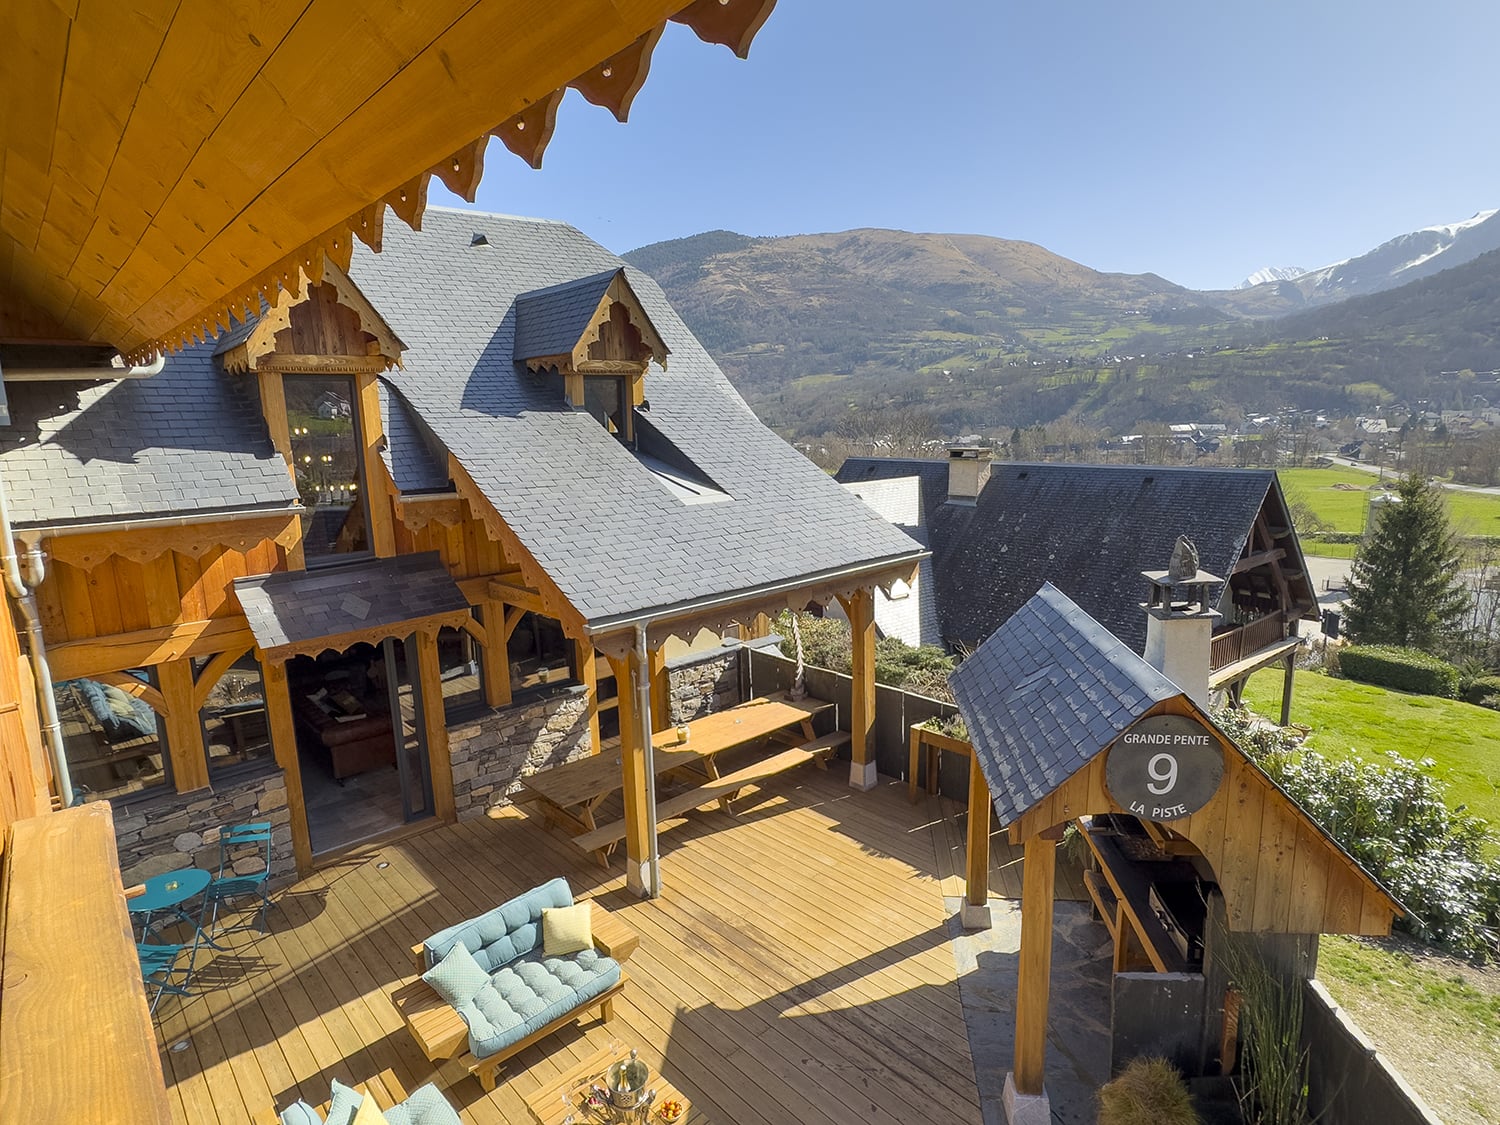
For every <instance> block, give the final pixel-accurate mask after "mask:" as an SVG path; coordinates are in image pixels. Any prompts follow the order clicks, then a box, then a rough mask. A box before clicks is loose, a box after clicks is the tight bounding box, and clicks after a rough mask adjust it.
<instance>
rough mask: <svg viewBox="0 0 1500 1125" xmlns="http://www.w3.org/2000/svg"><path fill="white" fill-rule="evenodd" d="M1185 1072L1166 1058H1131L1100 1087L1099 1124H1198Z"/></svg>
mask: <svg viewBox="0 0 1500 1125" xmlns="http://www.w3.org/2000/svg"><path fill="white" fill-rule="evenodd" d="M1200 1120H1201V1119H1200V1118H1199V1117H1198V1112H1197V1110H1195V1109H1193V1099H1192V1096H1191V1095H1190V1094H1189V1093H1188V1090H1187V1086H1186V1085H1185V1084H1184V1083H1183V1081H1182V1075H1181V1074H1179V1073H1177V1068H1176V1067H1175V1066H1173V1065H1172V1064H1171V1063H1169V1062H1168V1061H1167V1060H1166V1059H1154V1058H1141V1059H1132V1060H1131V1061H1130V1065H1129V1066H1127V1067H1126V1068H1125V1069H1124V1070H1122V1071H1121V1072H1120V1074H1119V1076H1118V1077H1116V1078H1114V1079H1112V1080H1110V1081H1109V1082H1106V1083H1105V1084H1104V1085H1103V1086H1101V1087H1099V1125H1198V1123H1199V1121H1200Z"/></svg>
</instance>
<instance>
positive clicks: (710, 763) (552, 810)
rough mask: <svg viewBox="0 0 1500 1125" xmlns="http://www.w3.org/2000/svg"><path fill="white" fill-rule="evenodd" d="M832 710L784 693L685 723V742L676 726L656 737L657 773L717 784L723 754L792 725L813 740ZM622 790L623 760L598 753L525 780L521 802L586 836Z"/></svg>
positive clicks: (819, 702) (816, 701)
mask: <svg viewBox="0 0 1500 1125" xmlns="http://www.w3.org/2000/svg"><path fill="white" fill-rule="evenodd" d="M832 706H833V704H831V703H828V702H825V701H824V700H821V699H812V698H807V699H799V700H794V699H792V698H791V697H790V696H788V695H787V694H786V693H784V692H783V693H778V694H776V695H773V696H766V697H762V698H758V699H752V700H750V701H749V702H747V703H741V704H739V705H738V706H736V707H731V708H729V709H728V710H727V711H715V712H714V713H713V714H711V715H705V716H703V717H702V718H701V719H694V720H693V721H692V722H690V723H688V724H686V726H687V731H688V737H687V739H686V740H684V739H683V738H682V737H681V735H679V734H678V728H677V727H668V728H667V729H666V730H663V731H658V732H657V733H656V734H654V735H653V736H652V737H651V746H652V749H653V750H654V751H655V754H654V756H655V759H656V775H657V776H658V777H660V776H662V775H663V774H667V773H671V772H672V771H674V770H680V769H683V768H685V767H691V768H694V769H696V770H701V771H702V772H703V774H704V775H705V777H706V778H707V779H708V780H710V781H712V780H717V778H718V777H719V770H718V767H717V766H716V765H715V764H714V759H715V758H717V757H718V756H719V755H720V754H722V753H723V752H724V751H726V750H732V749H734V748H735V747H737V746H744V745H745V744H746V743H750V742H755V741H757V740H759V739H762V738H766V737H769V736H770V735H773V734H776V733H777V732H778V731H782V730H786V729H788V728H790V727H799V726H800V728H801V731H802V734H803V735H804V736H805V737H806V738H807V739H808V740H813V739H815V738H816V735H814V733H813V729H812V719H813V716H814V715H816V714H818V713H819V712H820V711H824V710H826V709H827V708H829V707H832ZM623 787H624V777H623V775H622V773H621V771H620V759H619V756H618V755H615V754H595V755H593V756H591V757H588V758H579V759H578V760H577V761H573V762H566V763H564V764H563V765H560V766H554V767H552V768H551V769H546V770H539V771H537V772H536V773H533V774H530V775H528V776H527V777H525V778H523V779H522V780H521V790H522V795H521V797H520V798H519V799H520V800H522V801H534V802H536V804H537V805H538V806H539V807H540V808H541V810H542V814H543V816H545V817H546V818H547V820H548V822H549V823H553V824H558V825H560V826H562V827H563V828H565V829H566V830H567V831H568V832H569V833H570V834H572V835H574V836H581V835H583V834H584V833H587V832H592V831H594V830H595V829H596V828H598V827H599V826H598V825H597V824H596V823H595V821H594V810H595V809H596V808H597V807H598V806H599V804H600V802H602V801H603V800H604V799H605V798H606V797H609V796H611V795H612V794H614V793H618V792H619V791H620V789H621V788H623Z"/></svg>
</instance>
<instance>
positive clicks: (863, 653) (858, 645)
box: [839, 586, 876, 789]
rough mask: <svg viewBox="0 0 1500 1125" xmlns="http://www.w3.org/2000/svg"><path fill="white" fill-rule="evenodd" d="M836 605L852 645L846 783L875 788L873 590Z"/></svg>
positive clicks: (841, 599)
mask: <svg viewBox="0 0 1500 1125" xmlns="http://www.w3.org/2000/svg"><path fill="white" fill-rule="evenodd" d="M839 604H841V605H842V606H843V607H844V613H845V614H846V615H847V616H848V618H849V631H850V639H851V641H852V644H853V656H854V660H853V668H852V675H853V679H854V683H853V684H852V689H853V702H852V704H851V706H850V708H849V712H850V713H849V738H850V743H849V745H850V753H851V756H852V758H853V761H852V762H851V763H850V767H849V783H850V784H851V785H853V786H854V787H855V788H856V789H873V788H874V787H875V782H876V777H875V757H874V755H875V737H874V735H875V591H874V590H873V589H872V588H871V587H869V586H865V587H862V588H861V589H858V590H856V591H854V593H853V594H851V595H850V596H849V597H847V598H840V599H839Z"/></svg>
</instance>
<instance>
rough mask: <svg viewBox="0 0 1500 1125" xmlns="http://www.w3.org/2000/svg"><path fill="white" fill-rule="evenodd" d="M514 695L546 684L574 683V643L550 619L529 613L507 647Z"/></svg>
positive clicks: (521, 621) (558, 624)
mask: <svg viewBox="0 0 1500 1125" xmlns="http://www.w3.org/2000/svg"><path fill="white" fill-rule="evenodd" d="M506 647H507V652H508V654H509V656H510V686H511V691H512V692H517V691H525V690H526V689H527V688H535V687H542V686H543V685H545V684H567V683H573V682H574V673H573V642H572V641H570V640H568V638H567V636H566V635H565V634H564V633H563V630H562V625H561V624H560V623H559V622H557V621H555V620H553V619H552V618H550V617H543V616H541V614H538V613H528V614H526V616H525V617H523V618H521V620H520V622H519V623H518V624H517V625H516V631H515V632H514V633H512V634H511V635H510V644H509V645H507V646H506Z"/></svg>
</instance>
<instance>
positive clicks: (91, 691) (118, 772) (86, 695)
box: [52, 668, 171, 798]
mask: <svg viewBox="0 0 1500 1125" xmlns="http://www.w3.org/2000/svg"><path fill="white" fill-rule="evenodd" d="M151 679H152V677H151V672H150V670H149V669H146V668H132V669H130V670H129V671H127V672H125V673H123V674H122V675H121V677H120V678H119V679H118V680H117V681H116V682H115V683H108V684H107V683H103V682H101V681H99V680H89V679H77V680H61V681H58V682H55V683H54V684H53V685H52V690H53V694H54V696H55V697H56V699H57V717H58V720H59V721H60V723H61V725H62V737H63V752H64V754H65V755H66V756H67V759H68V773H69V775H70V776H71V778H72V780H73V787H74V789H76V790H77V791H78V792H80V793H87V794H89V796H91V797H96V798H98V797H105V798H117V797H129V796H131V795H133V794H136V793H142V792H146V791H147V790H151V789H156V788H159V787H161V786H164V785H166V784H167V783H168V782H169V781H170V780H171V759H170V756H169V755H168V753H167V740H166V737H165V735H164V734H163V733H162V728H161V721H160V718H159V717H158V716H157V714H156V712H155V711H154V710H153V709H152V707H151V705H150V704H149V703H147V702H146V701H145V700H144V699H142V698H140V696H139V695H137V694H135V693H134V692H133V691H132V690H131V684H132V683H133V682H138V683H139V684H140V685H141V686H142V687H151V686H153V685H152V682H151ZM122 683H123V685H124V686H120V685H121V684H122Z"/></svg>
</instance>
